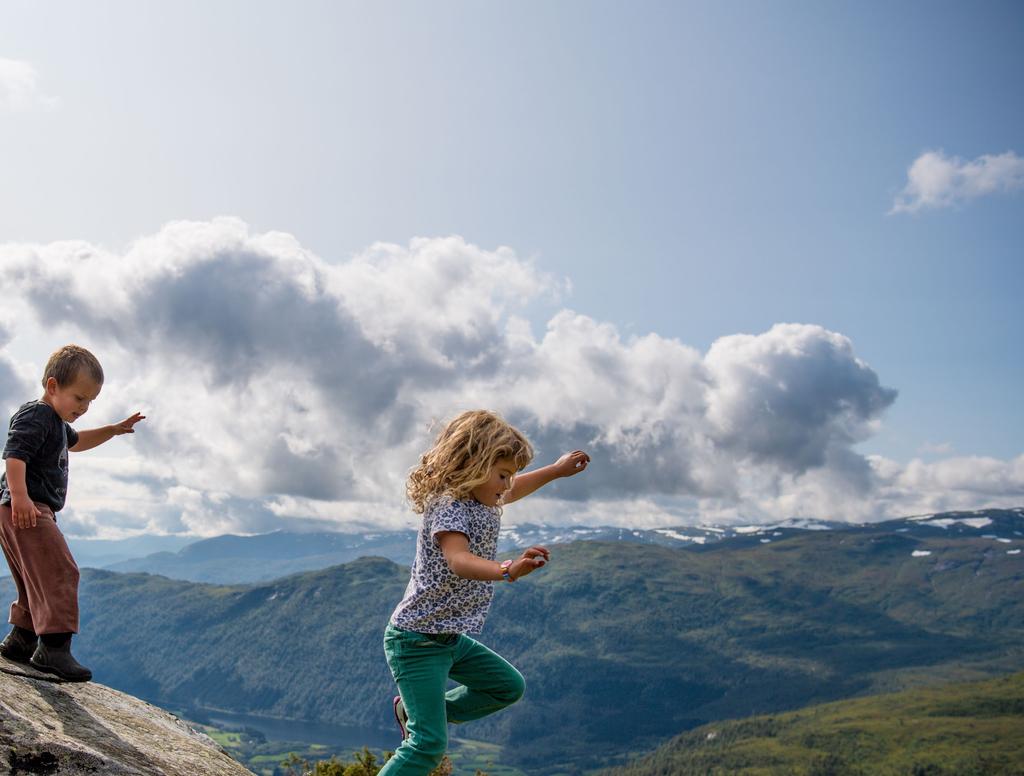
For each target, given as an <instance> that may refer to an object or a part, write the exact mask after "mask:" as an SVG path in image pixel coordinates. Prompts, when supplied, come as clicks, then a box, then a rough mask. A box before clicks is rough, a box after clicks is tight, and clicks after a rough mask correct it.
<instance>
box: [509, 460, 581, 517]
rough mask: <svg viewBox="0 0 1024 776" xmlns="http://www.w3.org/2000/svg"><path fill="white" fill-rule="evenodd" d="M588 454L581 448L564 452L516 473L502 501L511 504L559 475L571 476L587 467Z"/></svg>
mask: <svg viewBox="0 0 1024 776" xmlns="http://www.w3.org/2000/svg"><path fill="white" fill-rule="evenodd" d="M588 463H590V456H589V455H587V454H586V453H585V452H583V451H582V450H573V451H572V452H571V453H566V454H565V455H563V456H562V457H561V458H559V459H558V460H557V461H555V462H554V463H551V464H548V465H547V466H542V467H540V468H539V469H534V470H532V471H528V472H523V473H522V474H517V475H516V476H515V479H513V480H512V489H511V490H510V491H509V492H508V493H506V494H505V497H504V498H503V499H502V503H504V504H511V503H512V502H513V501H518V500H519V499H521V498H523V497H524V496H529V495H530V494H531V493H533V492H534V491H535V490H537V489H538V488H542V487H544V486H545V485H547V484H548V483H549V482H551V481H552V480H557V479H559V478H560V477H572V476H573V475H574V474H579V473H580V472H581V471H583V470H584V469H586V468H587V464H588Z"/></svg>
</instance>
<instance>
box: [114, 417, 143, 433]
mask: <svg viewBox="0 0 1024 776" xmlns="http://www.w3.org/2000/svg"><path fill="white" fill-rule="evenodd" d="M145 419H146V416H145V415H143V414H142V413H141V412H136V413H135V414H134V415H132V416H131V417H130V418H125V419H124V420H122V421H121V422H120V423H114V424H113V425H112V426H111V427H110V428H111V429H112V430H113V432H114V436H121V434H134V433H135V424H136V423H138V422H139V421H140V420H145Z"/></svg>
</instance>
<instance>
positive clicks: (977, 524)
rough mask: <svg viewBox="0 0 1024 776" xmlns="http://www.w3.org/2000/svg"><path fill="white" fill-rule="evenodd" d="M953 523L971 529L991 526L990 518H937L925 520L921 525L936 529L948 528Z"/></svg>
mask: <svg viewBox="0 0 1024 776" xmlns="http://www.w3.org/2000/svg"><path fill="white" fill-rule="evenodd" d="M955 523H963V524H964V525H966V526H969V527H971V528H984V527H985V526H986V525H992V518H989V517H939V518H936V519H935V520H925V521H924V522H922V523H921V525H933V526H935V527H936V528H949V527H950V526H951V525H954V524H955Z"/></svg>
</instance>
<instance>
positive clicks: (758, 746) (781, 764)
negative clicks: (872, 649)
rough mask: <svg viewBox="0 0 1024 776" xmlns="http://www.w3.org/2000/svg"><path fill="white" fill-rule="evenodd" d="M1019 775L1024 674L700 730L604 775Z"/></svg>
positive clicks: (1023, 753) (1023, 759)
mask: <svg viewBox="0 0 1024 776" xmlns="http://www.w3.org/2000/svg"><path fill="white" fill-rule="evenodd" d="M727 774H728V775H730V776H731V775H732V774H737V775H740V776H774V775H775V774H788V775H789V776H812V775H813V774H817V775H818V776H826V774H831V775H832V776H907V775H908V774H909V775H911V776H1014V775H1015V774H1016V775H1017V776H1020V775H1021V774H1024V673H1017V674H1014V675H1012V676H1008V677H1003V678H1000V679H994V680H989V681H985V682H972V683H964V684H947V685H941V686H937V687H929V688H923V689H916V690H911V691H906V692H901V693H893V694H886V695H875V696H870V697H867V698H857V699H854V700H848V701H838V702H835V703H829V704H824V705H820V706H811V707H808V708H804V709H801V710H800V711H796V712H790V713H788V714H779V715H775V716H761V717H752V718H750V719H745V720H738V721H728V722H719V723H712V724H710V725H705V726H703V727H700V728H697V729H696V730H691V731H689V732H688V733H684V734H682V735H680V736H677V737H676V738H673V739H672V740H671V741H669V742H668V743H666V744H664V745H663V746H661V747H659V748H658V750H657V751H656V752H654V753H652V754H651V755H648V756H646V757H644V758H642V759H640V760H638V761H637V762H635V763H633V764H631V765H629V766H626V767H621V768H613V769H609V770H608V771H605V772H604V773H603V774H602V776H726V775H727Z"/></svg>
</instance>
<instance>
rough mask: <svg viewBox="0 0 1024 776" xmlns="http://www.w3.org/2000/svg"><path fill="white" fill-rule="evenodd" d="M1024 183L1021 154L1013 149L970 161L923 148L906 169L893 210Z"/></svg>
mask: <svg viewBox="0 0 1024 776" xmlns="http://www.w3.org/2000/svg"><path fill="white" fill-rule="evenodd" d="M1022 187H1024V158H1021V157H1019V156H1017V154H1016V153H1014V152H1013V151H1007V152H1006V153H1002V154H996V155H993V154H984V155H983V156H979V157H978V158H977V159H975V160H973V161H966V160H964V159H961V158H959V157H957V156H946V155H945V154H944V153H943V152H942V151H926V152H925V153H923V154H921V155H920V156H919V157H918V158H917V159H915V160H914V163H913V164H911V165H910V169H909V170H908V171H907V185H906V186H905V187H904V188H903V191H901V192H900V193H899V194H898V195H897V196H896V199H895V201H894V202H893V206H892V209H891V210H890V211H889V212H890V214H893V213H915V212H917V211H919V210H924V209H927V208H942V207H950V206H952V205H957V204H960V203H962V202H966V201H967V200H971V199H976V198H977V197H982V196H985V195H987V194H996V193H1000V192H1009V191H1014V190H1016V189H1020V188H1022Z"/></svg>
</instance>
